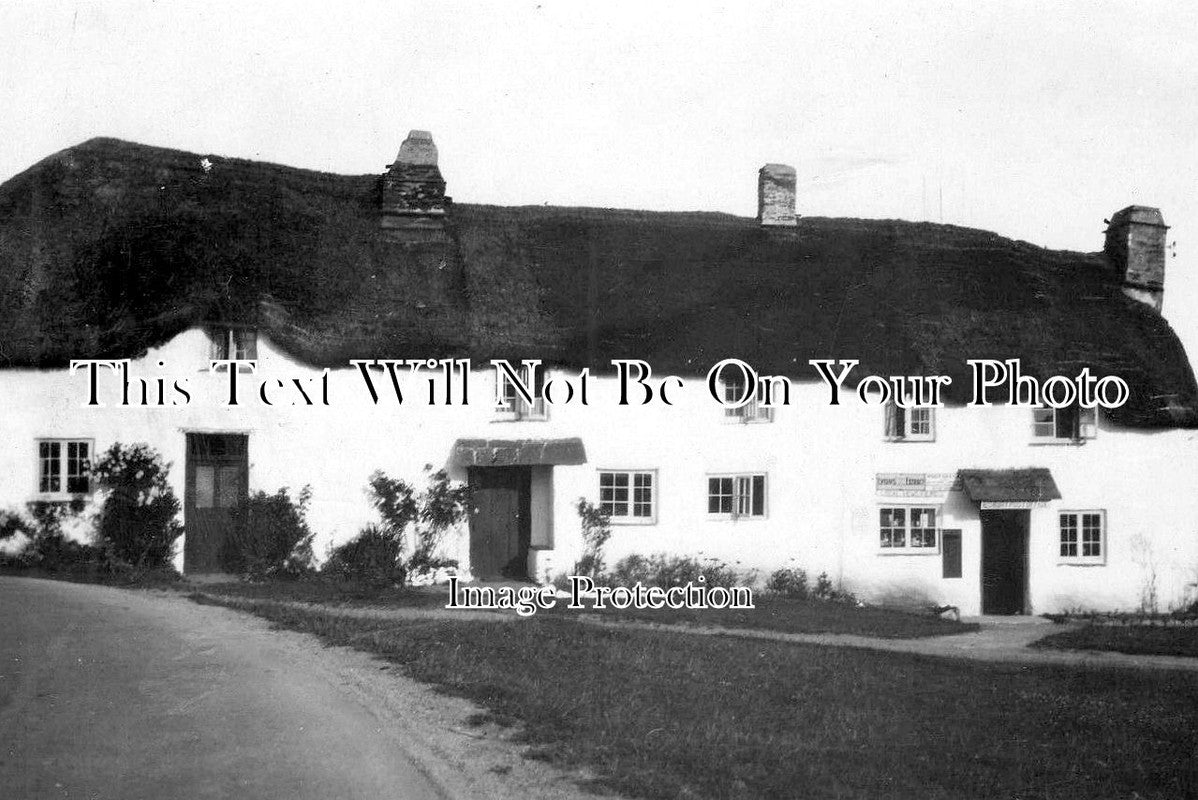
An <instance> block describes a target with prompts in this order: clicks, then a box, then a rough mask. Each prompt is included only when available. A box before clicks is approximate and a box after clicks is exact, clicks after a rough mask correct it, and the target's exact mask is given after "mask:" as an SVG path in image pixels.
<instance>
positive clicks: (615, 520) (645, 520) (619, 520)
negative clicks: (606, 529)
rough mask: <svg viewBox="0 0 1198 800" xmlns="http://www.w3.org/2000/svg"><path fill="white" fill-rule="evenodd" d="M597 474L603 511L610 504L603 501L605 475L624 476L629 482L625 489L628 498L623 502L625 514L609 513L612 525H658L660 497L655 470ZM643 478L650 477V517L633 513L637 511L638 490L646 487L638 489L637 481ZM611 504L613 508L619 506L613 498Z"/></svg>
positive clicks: (612, 471) (599, 471) (607, 470)
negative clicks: (658, 499)
mask: <svg viewBox="0 0 1198 800" xmlns="http://www.w3.org/2000/svg"><path fill="white" fill-rule="evenodd" d="M596 472H597V473H598V478H599V504H598V505H599V508H601V509H603V508H606V507H607V505H608V503H609V501H605V500H604V499H603V490H604V488H605V487H604V485H603V477H604V476H605V475H611V476H613V477H614V476H619V475H622V476H624V477H625V478H627V480H628V484H627V486H626V487H625V488H626V489H627V496H626V497H625V499H624V500H623V502H622V505H623V508H624V513H623V514H619V513H616V511H615V510H613V511H612V512H611V513H609V515H608V519H609V520H610V521H611V524H612V525H656V524H657V495H658V484H657V470H655V469H599V470H596ZM642 476H648V478H649V515H648V516H635V515H634V514H633V512H634V511H635V510H636V505H637V500H636V491H637V489H638V488H644V487H638V486H637V485H636V481H637V479H638V478H640V477H642ZM613 488H617V487H613ZM610 503H611V504H612V505H613V506H616V505H619V504H618V503H617V501H615V500H614V498H613V500H611V501H610Z"/></svg>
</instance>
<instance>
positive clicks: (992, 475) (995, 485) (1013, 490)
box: [958, 467, 1061, 503]
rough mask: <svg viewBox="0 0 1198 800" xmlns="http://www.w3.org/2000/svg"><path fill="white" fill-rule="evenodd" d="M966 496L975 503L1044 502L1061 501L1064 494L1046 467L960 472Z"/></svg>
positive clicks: (967, 470)
mask: <svg viewBox="0 0 1198 800" xmlns="http://www.w3.org/2000/svg"><path fill="white" fill-rule="evenodd" d="M958 474H959V475H960V476H961V483H962V485H963V486H964V488H965V493H966V494H967V495H969V498H970V499H971V500H973V501H974V502H978V503H981V502H1004V501H1005V502H1025V503H1043V502H1046V501H1048V500H1059V499H1061V492H1060V490H1058V489H1057V484H1056V482H1055V481H1053V479H1052V473H1051V472H1049V471H1048V470H1047V469H1046V468H1044V467H1030V468H1027V469H963V470H959V471H958Z"/></svg>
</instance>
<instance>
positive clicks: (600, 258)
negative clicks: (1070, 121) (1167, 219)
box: [0, 139, 1198, 427]
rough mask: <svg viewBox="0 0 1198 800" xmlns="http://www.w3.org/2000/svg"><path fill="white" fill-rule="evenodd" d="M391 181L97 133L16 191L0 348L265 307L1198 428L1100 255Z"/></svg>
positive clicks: (383, 338) (506, 353) (55, 357)
mask: <svg viewBox="0 0 1198 800" xmlns="http://www.w3.org/2000/svg"><path fill="white" fill-rule="evenodd" d="M379 192H380V182H379V176H376V175H362V176H343V175H332V174H328V173H321V172H313V171H309V170H302V169H296V168H293V167H286V166H281V165H276V164H267V163H262V162H255V161H247V160H242V159H230V158H223V157H220V156H216V155H211V154H209V155H206V156H205V155H200V154H195V153H185V152H181V151H177V150H168V149H163V148H156V147H148V146H145V145H139V144H132V143H128V142H122V141H118V140H114V139H92V140H90V141H88V142H84V143H83V144H80V145H78V146H76V147H72V148H68V149H67V150H64V151H62V152H60V153H57V154H55V155H53V156H51V157H49V158H47V159H44V160H43V161H41V162H39V163H38V164H36V165H34V166H33V167H31V168H30V169H28V170H26V171H25V172H23V173H21V174H20V175H17V176H16V177H14V178H12V179H10V180H9V181H7V182H5V183H4V184H0V329H2V330H0V333H2V335H0V364H2V365H8V366H54V365H60V364H63V363H65V362H66V361H67V360H68V359H70V358H86V357H99V356H113V357H118V356H119V357H135V356H137V355H138V354H140V353H141V352H144V350H145V349H146V348H147V347H150V346H153V345H155V344H158V343H161V342H163V341H165V340H166V339H168V338H169V337H170V336H172V335H174V334H175V333H177V332H179V331H181V330H183V329H185V328H187V327H189V326H191V325H195V324H199V323H202V322H206V321H212V320H215V319H222V320H225V321H233V322H254V323H255V324H258V325H260V326H261V327H263V328H264V329H265V330H266V331H267V332H268V333H269V334H270V335H271V337H272V338H273V339H275V340H276V341H277V342H278V343H279V344H280V345H281V346H282V347H283V348H284V349H285V350H287V351H288V352H289V353H291V354H292V355H294V356H295V357H296V358H298V359H301V360H303V361H306V362H308V363H312V364H316V365H330V366H331V365H339V364H344V363H345V361H346V359H348V358H355V357H357V358H376V357H377V358H402V357H443V356H450V355H452V356H455V357H471V358H474V359H479V360H481V359H487V358H492V357H508V358H528V357H540V358H544V359H546V360H547V361H549V362H552V363H556V364H559V365H562V366H571V367H581V366H592V367H594V368H596V369H602V368H603V367H604V366H605V365H606V364H607V363H608V361H609V360H610V359H612V358H642V359H645V360H647V361H649V362H650V363H651V364H652V365H653V366H654V368H655V370H657V371H659V372H661V373H663V374H666V373H672V374H679V375H701V374H703V373H705V372H706V370H707V369H708V368H709V367H710V366H711V364H713V363H715V362H716V361H718V360H720V359H722V358H726V357H738V358H743V359H745V360H746V361H748V362H750V363H752V364H753V365H754V366H755V367H757V368H758V369H759V370H761V371H762V372H765V373H773V374H786V375H791V376H793V377H799V378H802V379H810V378H812V377H813V376H814V373H813V371H812V370H811V368H810V367H809V366H808V364H807V362H808V360H809V359H811V358H856V359H859V360H860V361H861V366H860V367H859V370H860V374H862V375H864V374H868V373H870V372H873V373H877V374H884V375H891V374H925V375H927V374H948V375H951V376H953V381H954V384H953V389H954V390H955V392H953V393H952V394H950V397H951V398H954V399H956V400H962V399H965V398H964V397H963V394H964V393H965V392H968V390H969V385H968V372H967V368H966V365H965V360H966V359H969V358H1021V359H1022V360H1023V365H1024V369H1025V371H1026V372H1028V373H1032V374H1037V375H1040V376H1041V377H1045V376H1047V375H1051V374H1065V375H1073V374H1075V373H1076V372H1077V371H1078V370H1079V369H1080V368H1081V367H1082V366H1089V367H1090V368H1091V369H1092V371H1094V372H1095V373H1098V374H1107V373H1114V374H1118V375H1121V376H1122V377H1124V379H1125V380H1127V381H1128V383H1129V384H1130V385H1131V387H1132V399H1131V402H1129V403H1128V405H1126V406H1124V407H1123V408H1121V409H1117V410H1115V411H1113V412H1112V413H1111V414H1110V417H1111V418H1112V419H1114V420H1116V421H1117V422H1120V423H1123V424H1128V425H1133V426H1142V427H1195V426H1198V387H1196V386H1195V381H1194V376H1193V373H1192V371H1191V368H1190V365H1189V361H1188V360H1187V358H1186V354H1185V352H1184V350H1183V349H1182V346H1181V344H1180V342H1179V341H1178V339H1177V337H1176V335H1175V334H1174V332H1173V331H1172V329H1171V328H1170V327H1169V325H1168V323H1167V322H1166V321H1165V320H1164V319H1163V318H1162V317H1161V316H1160V315H1159V314H1157V313H1156V312H1154V311H1153V310H1151V309H1149V308H1147V307H1146V306H1144V305H1142V304H1140V303H1137V302H1135V301H1134V300H1131V299H1128V298H1126V297H1124V295H1123V294H1122V292H1121V290H1120V285H1119V282H1118V279H1117V276H1115V275H1114V273H1113V271H1112V270H1111V269H1110V268H1109V267H1108V265H1107V263H1106V261H1105V259H1104V258H1103V257H1102V256H1101V255H1100V254H1082V253H1072V252H1064V251H1051V250H1045V249H1043V248H1040V247H1036V246H1034V245H1031V244H1028V243H1026V242H1020V241H1012V240H1010V239H1007V238H1004V237H1001V236H999V235H997V234H994V233H989V232H986V231H979V230H973V229H968V228H960V227H955V226H950V225H937V224H931V223H911V222H903V221H898V220H857V219H827V218H815V217H807V218H803V219H800V221H799V224H798V226H797V227H796V228H795V229H794V230H793V231H778V230H766V229H762V228H761V227H760V226H758V225H757V224H756V223H755V221H754V220H752V219H748V218H743V217H737V216H733V215H729V214H718V213H708V212H650V211H633V210H613V209H593V208H565V207H548V206H527V207H496V206H485V205H470V204H462V203H458V204H455V205H454V207H453V209H452V213H451V214H450V215H449V218H448V220H447V231H446V233H447V235H446V236H445V237H441V238H439V239H433V240H411V241H406V240H404V239H403V238H402V236H397V235H396V234H394V233H391V234H387V235H384V234H383V233H382V232H381V231H380V226H379Z"/></svg>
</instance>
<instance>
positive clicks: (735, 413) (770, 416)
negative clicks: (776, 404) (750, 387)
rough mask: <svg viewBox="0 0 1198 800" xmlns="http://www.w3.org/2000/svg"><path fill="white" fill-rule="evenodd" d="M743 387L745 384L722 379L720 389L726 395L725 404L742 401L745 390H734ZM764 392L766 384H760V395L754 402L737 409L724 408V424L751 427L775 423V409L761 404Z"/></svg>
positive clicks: (758, 386)
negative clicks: (731, 423) (758, 424)
mask: <svg viewBox="0 0 1198 800" xmlns="http://www.w3.org/2000/svg"><path fill="white" fill-rule="evenodd" d="M737 374H738V375H739V374H740V373H739V372H737ZM742 386H743V384H738V383H733V382H731V381H726V380H724V379H723V378H721V379H720V388H721V391H723V393H724V400H725V402H728V401H731V402H733V403H735V402H736V401H737V400H740V398H741V394H742V393H743V392H744V389H743V388H737V389H734V388H733V387H742ZM763 391H764V384H760V383H759V384H758V385H757V394H758V396H757V397H754V398H753V399H752V400H750V401H749V402H747V403H745V404H744V405H743V406H739V407H737V408H733V407H731V406H724V422H736V423H739V424H742V425H751V424H755V423H763V422H773V421H774V409H772V408H769V407H766V406H763V405H762V404H761V397H760V395H761V393H762V392H763Z"/></svg>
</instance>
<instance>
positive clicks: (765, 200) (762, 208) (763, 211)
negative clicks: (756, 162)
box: [757, 164, 797, 227]
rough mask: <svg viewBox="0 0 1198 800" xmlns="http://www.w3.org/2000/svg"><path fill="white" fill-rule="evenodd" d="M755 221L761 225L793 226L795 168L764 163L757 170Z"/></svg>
mask: <svg viewBox="0 0 1198 800" xmlns="http://www.w3.org/2000/svg"><path fill="white" fill-rule="evenodd" d="M757 221H758V222H759V223H760V224H761V225H762V226H768V227H781V226H793V225H795V224H797V223H796V220H795V168H794V167H791V166H788V165H786V164H766V165H765V166H764V167H762V168H761V169H760V170H758V172H757Z"/></svg>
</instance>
